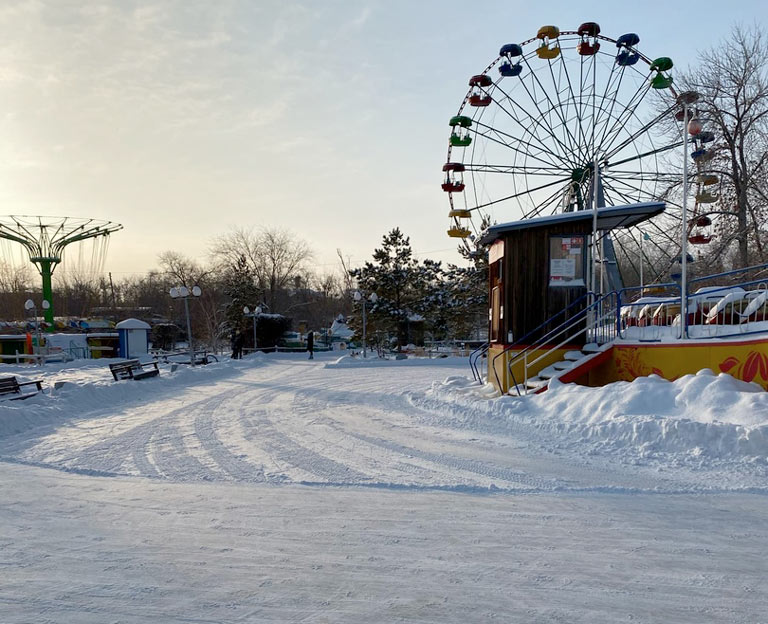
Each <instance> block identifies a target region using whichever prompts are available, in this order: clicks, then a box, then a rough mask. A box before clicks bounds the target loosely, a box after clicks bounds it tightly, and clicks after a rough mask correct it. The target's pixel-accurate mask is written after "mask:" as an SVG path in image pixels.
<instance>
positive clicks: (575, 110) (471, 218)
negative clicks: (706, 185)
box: [442, 22, 711, 260]
mask: <svg viewBox="0 0 768 624" xmlns="http://www.w3.org/2000/svg"><path fill="white" fill-rule="evenodd" d="M639 42H640V37H639V36H638V35H637V34H635V33H627V34H624V35H621V36H620V37H618V38H616V39H612V38H610V37H606V36H604V35H602V34H600V26H599V25H598V24H596V23H595V22H586V23H584V24H582V25H581V26H579V28H578V29H577V30H572V31H560V30H559V29H558V28H557V27H556V26H543V27H542V28H540V29H539V31H538V33H537V34H536V36H535V37H532V38H530V39H527V40H525V41H523V42H522V43H519V44H518V43H510V44H506V45H504V46H502V47H501V49H500V51H499V55H498V57H497V58H496V59H495V60H494V61H492V62H491V63H490V64H489V65H488V66H487V67H486V68H485V70H484V71H483V72H482V73H480V74H477V75H475V76H472V77H471V78H470V79H469V90H468V92H467V94H466V96H465V97H464V99H463V101H462V103H461V106H460V107H459V110H458V112H457V114H456V115H454V116H453V117H452V118H451V119H450V121H449V125H450V135H449V146H448V154H447V158H446V161H445V164H444V165H443V168H442V169H443V176H444V178H443V184H442V188H443V191H445V192H446V193H447V196H448V200H449V204H450V212H449V218H450V229H449V230H448V234H449V236H451V237H455V238H459V239H462V240H463V245H464V246H465V247H466V249H467V250H468V251H470V252H471V253H477V252H476V250H474V249H473V247H474V246H473V245H472V241H473V240H474V238H475V236H477V235H479V234H480V233H481V232H482V230H483V229H484V228H485V227H486V226H487V225H488V224H489V223H492V222H494V221H509V220H519V219H528V218H533V217H538V216H545V215H551V214H555V213H558V212H568V211H573V210H584V209H591V208H592V207H593V205H594V203H593V202H594V201H595V199H596V200H597V206H598V207H601V206H610V205H623V204H632V203H637V202H645V201H656V200H659V199H667V201H669V197H668V195H667V194H668V191H669V189H670V188H671V187H673V186H674V185H675V184H679V183H680V181H681V175H680V172H679V170H676V169H675V168H674V167H672V168H670V166H669V161H670V160H671V159H674V158H676V157H677V154H675V152H674V150H676V149H679V148H681V147H682V145H683V134H682V132H681V133H679V136H678V135H674V134H672V135H671V134H670V133H669V132H668V131H667V132H663V131H662V128H664V126H662V124H664V123H667V124H668V123H669V122H670V120H671V119H674V118H675V113H676V112H679V110H680V104H679V102H678V94H677V93H676V92H675V90H674V88H673V86H672V77H671V76H670V74H669V71H670V70H671V69H672V66H673V63H672V61H671V60H670V59H669V58H667V57H659V58H655V59H652V58H650V57H648V56H646V55H645V54H643V53H642V52H640V50H639V49H638V44H639ZM654 94H658V95H659V96H660V97H654ZM677 119H678V121H683V119H682V117H681V116H680V115H677ZM666 129H667V130H668V126H667V127H666ZM670 136H672V137H673V138H672V139H671V140H670ZM705 138H708V137H705ZM595 172H597V175H595ZM595 181H597V184H596V186H597V188H595ZM706 181H708V182H711V179H709V178H708V179H706ZM670 208H671V209H668V211H667V212H668V214H669V215H670V216H668V217H666V219H667V220H666V221H662V222H658V221H650V222H648V224H646V225H645V226H644V227H645V228H646V232H645V233H644V232H640V231H638V230H637V229H636V228H633V229H631V230H622V231H621V232H620V233H619V232H615V233H614V235H615V238H614V239H613V241H612V242H611V244H610V245H608V249H609V253H614V254H615V253H616V252H615V250H614V244H613V243H615V244H616V246H617V247H619V248H620V249H626V250H630V249H631V251H627V252H626V253H627V254H628V255H631V254H635V256H636V254H637V251H636V250H637V249H642V246H643V243H642V239H643V238H645V240H646V241H647V240H648V239H649V238H650V239H651V240H656V241H659V242H662V241H664V240H665V239H666V240H667V241H670V242H671V241H675V242H678V241H679V236H678V234H677V232H676V231H675V229H676V228H675V227H672V226H671V225H670V222H669V219H670V218H672V219H675V218H676V219H677V224H676V225H677V226H678V227H679V225H680V222H679V218H680V216H679V212H678V211H677V210H676V209H675V208H676V207H675V206H674V205H671V206H670ZM649 232H650V234H651V236H650V237H649V236H648V233H649ZM646 244H647V243H646ZM661 246H662V245H659V247H661ZM666 247H669V246H668V245H667V246H666ZM636 259H637V260H639V258H636Z"/></svg>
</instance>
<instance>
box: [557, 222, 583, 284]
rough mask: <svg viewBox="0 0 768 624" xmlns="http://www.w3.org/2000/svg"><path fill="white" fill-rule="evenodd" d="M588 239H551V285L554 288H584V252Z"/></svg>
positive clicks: (558, 237)
mask: <svg viewBox="0 0 768 624" xmlns="http://www.w3.org/2000/svg"><path fill="white" fill-rule="evenodd" d="M585 248H586V237H585V236H584V235H577V236H550V237H549V285H550V286H553V287H559V286H564V287H569V288H572V287H574V286H584V285H585V282H584V260H585V255H584V250H585Z"/></svg>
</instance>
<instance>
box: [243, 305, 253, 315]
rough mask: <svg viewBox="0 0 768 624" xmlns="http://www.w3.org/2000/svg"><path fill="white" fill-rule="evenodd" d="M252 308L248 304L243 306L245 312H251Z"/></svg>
mask: <svg viewBox="0 0 768 624" xmlns="http://www.w3.org/2000/svg"><path fill="white" fill-rule="evenodd" d="M250 313H251V309H250V308H249V307H248V306H243V314H250Z"/></svg>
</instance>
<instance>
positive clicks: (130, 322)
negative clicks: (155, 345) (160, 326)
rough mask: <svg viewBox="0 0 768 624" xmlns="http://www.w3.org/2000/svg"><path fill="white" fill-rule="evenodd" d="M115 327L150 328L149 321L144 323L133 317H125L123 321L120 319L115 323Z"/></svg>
mask: <svg viewBox="0 0 768 624" xmlns="http://www.w3.org/2000/svg"><path fill="white" fill-rule="evenodd" d="M115 327H116V328H117V329H152V328H151V327H150V325H149V323H145V322H144V321H140V320H139V319H135V318H129V319H125V320H124V321H120V322H119V323H118V324H117V325H115Z"/></svg>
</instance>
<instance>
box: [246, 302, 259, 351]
mask: <svg viewBox="0 0 768 624" xmlns="http://www.w3.org/2000/svg"><path fill="white" fill-rule="evenodd" d="M243 314H244V315H245V316H250V317H253V352H254V353H255V352H256V347H257V346H258V344H257V342H256V323H257V322H258V319H259V316H260V315H261V306H256V308H255V309H254V310H253V312H251V309H250V308H249V307H248V306H245V307H243Z"/></svg>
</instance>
